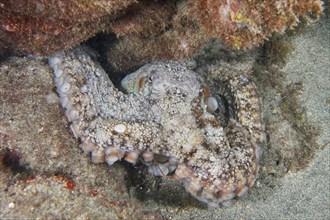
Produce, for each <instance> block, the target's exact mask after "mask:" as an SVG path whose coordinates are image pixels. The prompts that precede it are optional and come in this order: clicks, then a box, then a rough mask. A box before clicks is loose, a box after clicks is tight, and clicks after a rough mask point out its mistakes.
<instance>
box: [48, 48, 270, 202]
mask: <svg viewBox="0 0 330 220" xmlns="http://www.w3.org/2000/svg"><path fill="white" fill-rule="evenodd" d="M86 51H87V50H86V48H82V47H78V48H76V49H74V50H71V51H69V52H61V53H59V54H57V55H55V56H53V57H51V58H49V64H50V66H51V67H52V69H53V71H54V75H55V84H56V87H57V92H58V94H59V96H60V100H61V105H62V107H63V108H64V109H65V115H66V117H67V119H68V120H69V122H70V123H71V124H70V128H71V130H72V132H73V134H74V136H75V137H76V138H77V139H80V141H81V144H80V147H81V148H82V150H84V151H86V152H90V153H91V159H92V161H93V162H94V163H104V162H105V163H107V164H109V165H112V164H113V163H115V162H116V161H118V160H121V159H124V160H126V161H128V162H131V163H133V164H135V163H136V162H138V161H142V163H144V164H145V165H147V166H148V170H149V171H150V172H151V173H152V174H154V175H159V176H164V175H167V174H173V175H174V177H175V178H176V179H177V180H179V181H182V182H183V184H184V186H185V188H186V190H187V191H188V192H190V193H191V194H192V195H193V196H194V197H196V198H197V199H198V200H200V201H203V202H205V203H207V204H208V205H210V206H218V205H219V204H220V203H223V202H226V201H228V200H230V199H232V198H234V197H237V196H241V195H243V194H244V193H245V192H246V191H247V190H248V189H249V188H250V187H251V186H252V185H253V184H254V182H255V179H256V177H257V175H258V170H259V159H260V148H259V146H260V144H261V143H262V142H263V140H264V128H263V123H262V114H261V103H260V99H259V96H258V93H257V90H256V87H255V86H254V84H253V83H252V82H250V81H248V80H247V79H246V78H244V77H242V76H239V75H237V74H236V73H235V72H233V71H232V70H229V69H225V68H222V67H218V66H210V67H207V71H209V72H212V78H210V76H205V77H204V78H203V76H202V75H201V74H198V73H196V72H194V71H192V70H189V69H188V68H187V67H185V66H181V65H179V64H174V63H153V64H147V65H145V66H143V67H142V68H140V69H139V70H137V71H136V72H134V73H132V74H130V75H128V76H127V77H126V78H124V79H123V80H122V82H121V84H122V87H123V88H124V90H125V92H122V91H120V90H119V89H117V88H116V87H115V86H114V85H113V83H112V82H111V81H110V79H109V77H108V75H107V74H106V73H105V71H104V70H103V69H102V68H101V66H100V65H99V64H98V63H97V62H96V61H95V60H93V56H91V55H90V54H91V53H88V52H86ZM206 78H209V79H208V81H206Z"/></svg>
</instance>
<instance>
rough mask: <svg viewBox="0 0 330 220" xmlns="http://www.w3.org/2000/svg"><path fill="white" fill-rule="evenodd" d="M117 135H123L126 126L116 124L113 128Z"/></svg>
mask: <svg viewBox="0 0 330 220" xmlns="http://www.w3.org/2000/svg"><path fill="white" fill-rule="evenodd" d="M113 129H114V130H115V131H116V132H117V133H124V132H125V131H126V126H125V125H123V124H117V125H115V126H114V127H113Z"/></svg>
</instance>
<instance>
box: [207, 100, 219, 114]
mask: <svg viewBox="0 0 330 220" xmlns="http://www.w3.org/2000/svg"><path fill="white" fill-rule="evenodd" d="M218 107H219V105H218V102H217V100H216V99H215V98H214V97H212V96H211V97H209V98H208V99H207V110H208V111H209V112H210V113H212V112H215V110H217V109H218Z"/></svg>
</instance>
